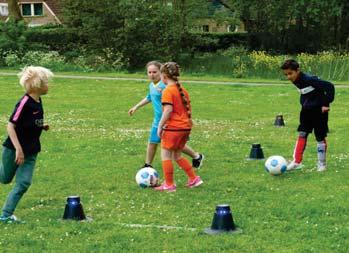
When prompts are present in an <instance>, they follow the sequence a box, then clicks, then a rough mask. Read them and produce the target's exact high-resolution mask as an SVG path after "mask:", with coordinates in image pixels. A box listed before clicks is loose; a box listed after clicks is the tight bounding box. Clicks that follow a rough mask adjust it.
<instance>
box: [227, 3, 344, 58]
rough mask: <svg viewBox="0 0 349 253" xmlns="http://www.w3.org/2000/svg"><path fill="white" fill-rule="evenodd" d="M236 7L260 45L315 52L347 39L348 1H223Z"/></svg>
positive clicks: (282, 49) (293, 50) (233, 7)
mask: <svg viewBox="0 0 349 253" xmlns="http://www.w3.org/2000/svg"><path fill="white" fill-rule="evenodd" d="M221 2H224V4H225V5H226V6H229V7H230V8H232V9H234V10H236V11H237V12H238V13H239V15H240V18H241V19H242V20H243V21H244V23H245V27H246V29H247V31H248V32H250V33H252V34H255V35H256V38H258V40H259V46H260V47H262V48H263V47H264V48H266V49H268V48H273V49H277V50H281V51H286V52H291V53H292V52H300V51H310V52H315V51H318V50H322V49H325V48H332V47H335V46H337V47H338V44H342V45H343V44H344V43H345V40H346V39H347V38H348V23H349V22H348V9H349V7H348V5H349V4H348V1H347V0H330V1H319V0H307V1H305V0H298V1H290V0H279V1H276V0H222V1H221Z"/></svg>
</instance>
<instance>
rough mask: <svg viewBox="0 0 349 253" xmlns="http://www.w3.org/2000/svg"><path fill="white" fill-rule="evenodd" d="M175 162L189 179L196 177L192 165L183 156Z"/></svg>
mask: <svg viewBox="0 0 349 253" xmlns="http://www.w3.org/2000/svg"><path fill="white" fill-rule="evenodd" d="M176 162H177V164H178V166H179V167H181V168H182V169H183V170H184V172H185V174H187V176H188V177H189V179H190V180H193V179H195V177H196V174H195V171H194V170H193V167H192V166H191V164H190V162H189V161H188V160H187V159H185V158H184V157H181V158H179V159H178V160H177V161H176Z"/></svg>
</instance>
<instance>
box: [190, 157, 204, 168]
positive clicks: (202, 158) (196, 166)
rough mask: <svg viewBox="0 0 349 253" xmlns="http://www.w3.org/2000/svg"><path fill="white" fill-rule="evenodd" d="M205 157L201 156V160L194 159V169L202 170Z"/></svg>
mask: <svg viewBox="0 0 349 253" xmlns="http://www.w3.org/2000/svg"><path fill="white" fill-rule="evenodd" d="M204 159H205V157H204V155H203V154H199V158H197V159H192V165H193V167H194V168H197V169H200V167H201V166H202V163H203V161H204Z"/></svg>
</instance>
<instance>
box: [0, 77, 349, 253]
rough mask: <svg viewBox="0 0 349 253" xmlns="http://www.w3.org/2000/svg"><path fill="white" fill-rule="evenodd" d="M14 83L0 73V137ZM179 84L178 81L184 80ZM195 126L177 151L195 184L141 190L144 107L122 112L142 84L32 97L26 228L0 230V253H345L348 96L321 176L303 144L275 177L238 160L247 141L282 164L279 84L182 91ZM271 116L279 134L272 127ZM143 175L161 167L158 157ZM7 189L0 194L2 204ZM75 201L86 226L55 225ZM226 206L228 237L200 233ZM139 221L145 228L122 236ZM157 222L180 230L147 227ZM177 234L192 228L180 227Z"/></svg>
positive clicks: (70, 85)
mask: <svg viewBox="0 0 349 253" xmlns="http://www.w3.org/2000/svg"><path fill="white" fill-rule="evenodd" d="M17 83H18V81H17V79H16V77H11V76H8V77H4V76H1V77H0V101H1V106H0V123H1V126H2V127H1V128H0V140H1V142H2V141H3V140H4V138H5V137H6V122H7V120H8V117H9V115H10V113H11V112H12V110H13V107H14V105H15V103H16V101H17V100H18V99H19V98H20V96H21V95H22V94H23V91H22V90H21V87H20V86H19V85H18V84H17ZM184 85H185V84H184ZM186 87H187V89H188V91H189V93H190V95H191V100H192V106H193V118H194V121H195V127H194V129H193V131H192V135H191V140H190V142H189V144H190V145H191V146H192V147H193V148H195V149H197V150H199V151H200V152H203V153H204V154H205V156H206V160H205V163H204V166H203V168H202V169H201V170H200V171H199V174H200V176H201V177H202V178H203V180H204V182H205V183H204V184H203V185H202V187H198V188H195V189H190V190H189V189H185V188H184V184H185V183H186V177H185V175H184V173H183V172H182V171H180V170H178V169H176V171H175V178H176V182H177V186H178V188H177V192H176V193H172V194H168V193H158V192H155V191H153V190H152V189H145V190H144V189H141V188H139V187H138V186H137V185H136V184H135V181H134V176H135V174H136V171H137V170H138V168H139V167H140V166H141V165H142V164H143V159H144V156H145V147H146V142H147V138H148V131H149V128H150V125H151V121H152V108H151V106H150V105H149V106H147V107H145V108H142V109H141V110H139V111H138V112H137V113H136V114H135V115H134V116H133V117H129V116H128V114H127V111H128V109H129V108H130V107H131V106H132V105H133V104H134V103H136V102H138V101H139V100H140V99H141V98H143V97H144V96H145V93H146V91H147V84H146V83H145V82H136V81H134V82H131V81H106V80H103V81H102V80H98V81H97V80H79V79H60V78H56V79H55V80H54V82H53V83H52V85H51V86H50V92H49V94H48V95H47V96H45V97H43V102H44V108H45V114H46V121H47V123H49V124H50V126H51V130H50V131H49V132H47V133H43V135H42V138H41V141H42V146H43V150H42V152H41V154H40V156H39V158H38V162H37V166H36V171H35V175H34V180H33V185H32V186H31V188H30V189H29V191H28V192H27V193H26V195H25V196H24V198H23V199H22V201H21V202H20V204H19V206H18V208H17V210H16V213H15V214H16V215H17V216H18V217H19V218H21V219H23V220H25V221H26V224H0V231H1V236H0V251H1V252H348V248H349V241H348V238H349V227H348V226H349V225H348V224H349V205H348V195H349V194H348V193H349V187H348V178H349V170H348V162H349V153H348V152H349V150H348V140H349V138H348V134H347V130H348V124H349V118H348V108H349V89H346V88H338V89H337V93H336V100H335V103H334V104H333V105H332V107H331V113H330V124H329V125H330V135H329V138H328V143H329V149H328V171H326V172H324V173H318V172H316V170H315V164H316V160H317V158H316V143H315V140H314V137H313V135H311V136H310V138H309V143H308V147H307V150H306V153H305V160H304V164H305V168H304V169H303V170H302V171H297V172H292V173H287V174H285V175H282V176H279V177H273V176H270V175H268V174H267V173H266V172H265V171H264V166H263V164H264V161H249V160H247V158H248V155H249V152H250V148H251V144H252V143H261V144H262V148H263V151H264V154H265V156H266V157H267V156H270V155H274V154H279V155H283V156H285V157H286V158H287V159H291V155H292V152H293V147H294V142H295V139H296V131H295V129H296V127H297V124H298V113H299V109H300V106H299V103H298V96H299V95H298V94H297V91H296V90H295V88H294V87H292V85H291V84H285V85H284V86H279V87H275V86H273V87H264V86H263V87H246V86H224V85H203V84H190V85H186ZM277 114H283V116H284V119H285V122H286V127H283V128H275V127H274V126H273V122H274V119H275V116H276V115H277ZM154 165H155V168H156V169H157V170H158V171H159V172H162V171H161V162H160V156H159V153H158V156H157V157H156V161H155V164H154ZM12 186H13V185H1V186H0V200H1V201H4V200H5V197H6V195H7V194H8V192H9V191H10V189H11V188H12ZM69 195H79V196H80V197H81V199H82V203H83V206H84V209H85V213H86V214H87V215H88V216H91V217H92V218H93V221H92V222H90V223H86V222H85V223H81V222H66V221H62V220H61V217H62V215H63V211H64V206H65V202H66V197H67V196H69ZM222 203H227V204H229V205H230V206H231V208H232V211H233V216H234V220H235V222H236V224H237V225H238V226H239V227H241V228H242V229H243V233H242V234H239V235H231V234H222V235H219V236H208V235H204V234H202V233H201V231H202V230H203V229H204V228H207V227H209V226H210V225H211V222H212V217H213V213H214V210H215V206H216V205H217V204H222ZM127 224H128V225H131V224H143V225H153V226H154V227H144V228H132V227H129V226H128V225H127ZM161 225H168V226H176V227H183V228H184V229H159V228H155V226H161ZM185 228H195V230H194V231H193V230H189V229H185Z"/></svg>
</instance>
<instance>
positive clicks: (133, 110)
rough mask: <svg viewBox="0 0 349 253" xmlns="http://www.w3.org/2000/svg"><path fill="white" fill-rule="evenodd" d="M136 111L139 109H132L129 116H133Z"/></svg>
mask: <svg viewBox="0 0 349 253" xmlns="http://www.w3.org/2000/svg"><path fill="white" fill-rule="evenodd" d="M136 111H137V108H136V107H132V108H131V109H130V110H129V111H128V114H129V115H130V116H132V115H133V114H134V113H135V112H136Z"/></svg>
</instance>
